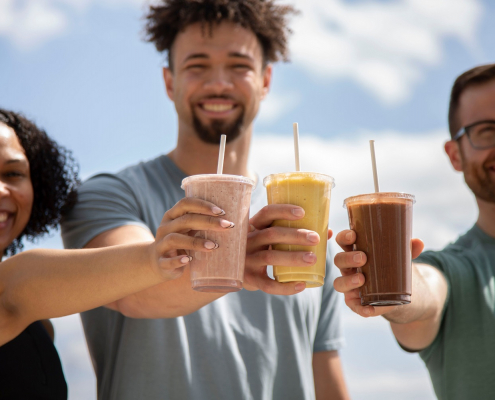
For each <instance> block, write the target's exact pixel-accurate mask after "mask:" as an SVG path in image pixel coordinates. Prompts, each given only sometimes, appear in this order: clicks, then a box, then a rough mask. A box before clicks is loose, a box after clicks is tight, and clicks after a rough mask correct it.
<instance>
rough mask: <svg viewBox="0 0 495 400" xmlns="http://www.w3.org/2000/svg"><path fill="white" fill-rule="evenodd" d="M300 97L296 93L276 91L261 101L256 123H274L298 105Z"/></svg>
mask: <svg viewBox="0 0 495 400" xmlns="http://www.w3.org/2000/svg"><path fill="white" fill-rule="evenodd" d="M300 99H301V96H300V95H299V93H297V92H286V93H283V91H277V92H273V93H270V95H269V96H268V97H267V98H266V99H265V100H263V103H262V105H261V107H260V112H259V114H258V121H260V122H265V123H269V122H274V121H276V120H277V119H278V118H279V117H280V116H281V115H283V114H286V113H288V112H289V111H292V110H293V109H294V108H296V107H297V106H298V104H299V101H300Z"/></svg>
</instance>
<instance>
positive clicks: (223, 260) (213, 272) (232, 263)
mask: <svg viewBox="0 0 495 400" xmlns="http://www.w3.org/2000/svg"><path fill="white" fill-rule="evenodd" d="M253 186H254V182H253V181H252V180H251V179H249V178H245V177H243V176H238V175H216V174H211V175H193V176H190V177H188V178H185V179H184V180H183V181H182V189H184V190H185V192H186V197H195V198H198V199H202V200H207V201H209V202H211V203H213V204H215V205H216V206H218V207H220V208H221V209H223V210H224V211H225V215H224V216H222V217H221V218H224V219H226V220H228V221H231V222H234V224H235V227H234V228H232V229H225V230H224V231H222V232H218V231H217V232H213V231H199V232H197V233H196V236H198V237H202V238H205V239H209V240H211V241H213V242H215V243H218V245H219V247H218V249H216V250H213V251H211V252H209V253H204V252H192V253H191V255H192V256H193V260H192V261H191V264H190V267H191V283H192V288H193V289H194V290H198V291H200V292H219V293H226V292H237V291H239V290H241V289H242V281H243V280H244V263H245V260H246V242H247V233H248V224H249V222H248V221H249V205H250V203H251V190H252V188H253Z"/></svg>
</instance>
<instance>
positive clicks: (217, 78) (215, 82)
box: [204, 66, 234, 94]
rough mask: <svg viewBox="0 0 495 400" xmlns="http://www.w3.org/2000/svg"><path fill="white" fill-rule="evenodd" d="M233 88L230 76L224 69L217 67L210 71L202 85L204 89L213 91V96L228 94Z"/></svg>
mask: <svg viewBox="0 0 495 400" xmlns="http://www.w3.org/2000/svg"><path fill="white" fill-rule="evenodd" d="M233 87H234V84H233V83H232V80H231V77H230V74H229V72H228V71H226V70H225V68H224V67H222V66H219V67H217V68H214V69H212V71H211V73H210V74H209V76H208V79H207V80H206V82H205V84H204V88H205V89H208V90H211V91H213V92H214V93H215V94H222V93H225V92H228V91H229V90H231V89H232V88H233Z"/></svg>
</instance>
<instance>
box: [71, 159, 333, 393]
mask: <svg viewBox="0 0 495 400" xmlns="http://www.w3.org/2000/svg"><path fill="white" fill-rule="evenodd" d="M185 177H186V175H185V174H184V173H183V172H182V171H181V170H180V169H179V168H178V167H177V166H176V165H175V164H174V163H173V162H172V161H171V160H170V159H169V158H168V157H167V156H161V157H158V158H156V159H154V160H152V161H149V162H146V163H140V164H138V165H135V166H132V167H129V168H127V169H125V170H123V171H121V172H119V173H117V174H115V175H111V174H101V175H97V176H95V177H93V178H91V179H89V180H88V181H87V182H85V183H84V184H83V185H82V186H81V188H80V190H79V201H78V204H77V205H76V207H75V208H74V209H73V211H72V212H71V213H70V214H69V215H68V216H67V217H66V218H65V220H64V221H63V223H62V237H63V240H64V244H65V247H66V248H81V247H83V246H84V245H85V244H86V243H88V241H90V240H91V239H92V238H94V237H95V236H96V235H98V234H100V233H102V232H105V231H107V230H109V229H112V228H116V227H119V226H122V225H138V226H142V227H144V228H146V229H149V230H150V231H151V232H152V233H153V234H155V232H156V229H157V227H158V226H159V224H160V221H161V220H162V217H163V214H164V213H165V212H166V211H167V210H168V209H170V208H171V207H173V206H174V205H175V203H176V202H177V201H179V200H180V199H181V198H183V197H184V192H183V191H182V189H181V188H180V185H181V181H182V179H183V178H185ZM258 186H261V185H258ZM265 198H266V196H265V194H264V190H263V188H261V187H257V188H256V189H255V190H254V192H253V196H252V206H251V207H252V208H251V213H254V212H256V211H258V210H259V209H260V208H261V207H262V206H263V205H264V204H265V203H266V200H265ZM328 265H329V263H328V262H327V279H326V281H325V285H324V286H323V287H321V288H317V289H306V290H305V291H303V292H302V293H299V294H297V295H294V296H273V295H268V294H266V293H263V292H261V291H256V292H249V291H246V290H241V291H240V292H236V293H230V294H227V295H226V296H224V297H222V298H220V299H218V300H216V301H214V302H213V303H211V304H208V305H206V306H204V307H203V308H201V309H200V310H198V311H196V312H194V313H192V314H190V315H187V316H185V317H179V318H169V319H133V318H127V317H124V316H123V315H122V314H120V313H118V312H115V311H112V310H110V309H107V308H103V307H100V308H97V309H95V310H91V311H88V312H85V313H83V314H82V321H83V325H84V330H85V334H86V339H87V341H88V346H89V350H90V353H91V356H92V359H93V365H94V367H95V371H96V375H97V380H98V398H99V399H100V400H127V399H128V400H136V399H146V400H153V399H180V400H183V399H211V400H217V399H229V400H230V399H232V400H234V399H235V400H241V399H249V400H263V399H265V400H272V399H273V400H276V399H284V400H286V399H298V400H301V399H314V397H315V394H314V381H313V371H312V355H313V352H320V351H330V350H338V349H340V348H341V347H342V345H343V336H342V330H341V324H340V304H339V296H338V294H337V293H336V292H335V290H334V289H333V285H332V283H333V279H334V277H335V274H334V273H333V272H332V271H331V270H335V271H336V270H337V269H336V268H331V270H330V269H328ZM331 272H332V273H331Z"/></svg>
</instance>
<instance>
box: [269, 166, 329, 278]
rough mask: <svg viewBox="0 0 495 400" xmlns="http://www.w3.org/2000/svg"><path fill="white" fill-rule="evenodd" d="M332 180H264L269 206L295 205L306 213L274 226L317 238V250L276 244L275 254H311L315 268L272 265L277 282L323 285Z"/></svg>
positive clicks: (307, 176) (306, 176) (302, 175)
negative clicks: (318, 237) (300, 230)
mask: <svg viewBox="0 0 495 400" xmlns="http://www.w3.org/2000/svg"><path fill="white" fill-rule="evenodd" d="M333 182H334V181H333V178H332V177H330V176H327V175H323V174H317V173H313V172H289V173H282V174H274V175H269V176H267V177H266V178H265V179H264V181H263V183H264V184H265V187H266V191H267V195H268V204H294V205H297V206H299V207H302V208H303V209H304V211H305V215H304V218H302V219H299V220H297V221H287V220H278V221H275V222H274V223H273V226H282V227H289V228H302V229H309V230H312V231H314V232H316V233H318V235H320V243H318V245H316V246H299V245H288V244H277V245H274V246H273V249H274V250H285V251H311V252H313V253H315V254H316V258H317V261H316V264H315V265H313V266H311V267H289V266H284V265H274V266H273V275H274V277H275V279H276V280H277V281H279V282H295V281H297V282H306V287H318V286H322V285H323V281H324V279H325V266H326V254H327V235H328V234H327V232H328V213H329V210H330V194H331V190H332V187H333V186H334V183H333Z"/></svg>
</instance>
